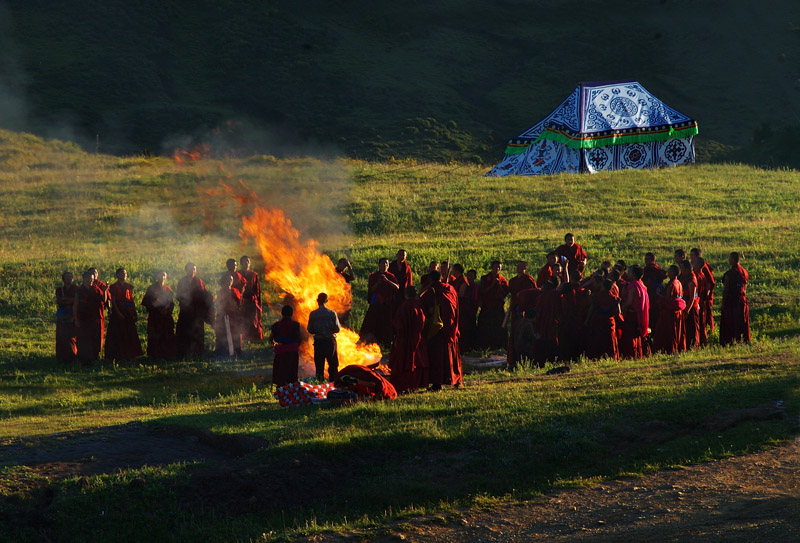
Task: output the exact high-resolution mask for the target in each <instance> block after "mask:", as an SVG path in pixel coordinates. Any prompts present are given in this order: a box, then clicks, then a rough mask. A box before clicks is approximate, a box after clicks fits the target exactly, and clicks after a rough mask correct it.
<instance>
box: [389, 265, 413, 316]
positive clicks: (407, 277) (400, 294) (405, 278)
mask: <svg viewBox="0 0 800 543" xmlns="http://www.w3.org/2000/svg"><path fill="white" fill-rule="evenodd" d="M389 273H391V274H392V275H394V276H395V278H396V279H397V284H398V285H400V289H399V290H398V291H397V294H396V295H395V304H394V308H393V310H394V311H395V312H397V310H398V309H399V308H400V306H401V305H402V304H403V302H404V301H405V292H406V288H408V287H410V286H413V285H414V272H412V271H411V266H409V265H408V262H406V261H405V260H403V261H402V262H400V263H399V264H398V263H397V260H392V261H391V262H389Z"/></svg>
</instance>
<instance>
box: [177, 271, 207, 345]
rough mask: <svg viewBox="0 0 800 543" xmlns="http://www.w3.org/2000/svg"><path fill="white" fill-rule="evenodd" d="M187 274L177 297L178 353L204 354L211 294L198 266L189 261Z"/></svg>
mask: <svg viewBox="0 0 800 543" xmlns="http://www.w3.org/2000/svg"><path fill="white" fill-rule="evenodd" d="M184 270H185V271H186V275H185V276H183V277H181V278H180V280H179V281H178V288H177V291H176V292H175V297H176V298H177V299H178V303H179V304H180V312H179V313H178V324H177V325H176V326H175V340H176V342H177V344H178V355H180V356H187V355H191V354H202V353H203V347H204V342H205V337H204V334H205V332H204V323H205V322H206V320H210V319H208V316H209V311H210V307H209V305H210V304H209V301H210V300H209V296H208V295H207V293H206V285H205V284H204V283H203V280H202V279H200V278H199V277H197V266H195V265H194V264H193V263H192V262H188V263H187V264H186V266H185V268H184Z"/></svg>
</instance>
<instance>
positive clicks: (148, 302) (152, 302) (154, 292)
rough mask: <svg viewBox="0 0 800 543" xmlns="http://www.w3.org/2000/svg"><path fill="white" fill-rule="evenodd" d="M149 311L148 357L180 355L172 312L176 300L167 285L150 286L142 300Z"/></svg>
mask: <svg viewBox="0 0 800 543" xmlns="http://www.w3.org/2000/svg"><path fill="white" fill-rule="evenodd" d="M142 305H143V306H144V307H145V308H146V309H147V356H149V357H150V358H156V359H158V358H172V357H173V356H175V355H176V354H178V345H177V343H176V341H175V320H174V319H173V318H172V311H173V310H174V309H175V299H174V296H173V293H172V289H171V288H169V287H168V286H167V285H164V286H163V287H162V286H161V285H150V286H149V287H147V291H146V292H145V293H144V298H142Z"/></svg>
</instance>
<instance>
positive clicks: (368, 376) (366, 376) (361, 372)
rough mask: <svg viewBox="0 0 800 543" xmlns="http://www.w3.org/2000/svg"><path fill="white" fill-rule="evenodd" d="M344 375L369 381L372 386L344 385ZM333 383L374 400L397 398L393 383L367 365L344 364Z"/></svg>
mask: <svg viewBox="0 0 800 543" xmlns="http://www.w3.org/2000/svg"><path fill="white" fill-rule="evenodd" d="M345 375H348V376H350V377H355V378H356V379H358V380H359V381H363V382H366V383H370V384H371V385H372V386H364V385H361V384H359V385H356V386H354V387H344V384H343V383H342V377H344V376H345ZM334 385H336V386H337V387H339V388H342V387H344V388H347V389H349V390H353V391H354V392H356V393H357V394H358V395H359V396H369V397H370V398H373V399H376V400H391V399H394V398H397V391H396V390H395V388H394V385H392V383H391V382H389V381H388V380H387V379H386V377H385V376H384V375H383V373H381V372H380V371H379V370H378V369H373V368H371V367H368V366H359V365H356V364H351V365H350V366H345V367H344V368H342V369H341V370H339V373H338V374H337V375H336V380H335V381H334Z"/></svg>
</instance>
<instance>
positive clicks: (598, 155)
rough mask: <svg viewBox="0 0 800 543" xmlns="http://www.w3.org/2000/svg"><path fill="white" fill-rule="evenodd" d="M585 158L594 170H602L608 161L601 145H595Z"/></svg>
mask: <svg viewBox="0 0 800 543" xmlns="http://www.w3.org/2000/svg"><path fill="white" fill-rule="evenodd" d="M587 160H588V161H589V164H590V165H591V166H592V168H594V169H595V170H602V169H603V168H604V167H605V165H606V164H607V163H608V153H606V150H605V149H603V148H602V147H595V148H594V149H592V150H591V151H589V154H588V155H587Z"/></svg>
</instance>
